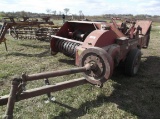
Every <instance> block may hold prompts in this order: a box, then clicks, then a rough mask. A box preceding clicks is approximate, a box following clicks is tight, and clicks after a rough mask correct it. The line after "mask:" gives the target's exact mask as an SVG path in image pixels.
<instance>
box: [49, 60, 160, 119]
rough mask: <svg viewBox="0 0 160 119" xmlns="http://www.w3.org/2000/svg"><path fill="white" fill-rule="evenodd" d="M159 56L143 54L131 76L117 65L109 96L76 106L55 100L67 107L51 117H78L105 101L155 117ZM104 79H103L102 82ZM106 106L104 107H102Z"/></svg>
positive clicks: (159, 103)
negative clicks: (112, 89) (135, 73)
mask: <svg viewBox="0 0 160 119" xmlns="http://www.w3.org/2000/svg"><path fill="white" fill-rule="evenodd" d="M159 71H160V57H146V60H145V61H143V62H142V63H141V67H140V70H139V72H138V74H137V75H136V76H135V77H126V76H124V75H123V74H122V72H121V71H120V70H118V69H116V71H115V72H114V74H113V76H112V80H113V81H114V82H115V83H114V84H113V87H114V91H113V92H112V94H111V95H110V96H105V95H104V94H103V93H102V94H101V95H99V96H97V99H96V100H92V101H87V102H85V103H83V104H82V105H80V107H79V108H78V109H74V108H72V107H69V106H66V105H64V104H61V103H60V102H56V104H59V105H60V106H64V107H66V108H69V109H70V110H71V111H70V112H68V113H66V112H61V113H60V114H59V115H58V116H56V117H53V118H52V119H61V118H73V119H74V118H78V117H81V116H84V115H85V114H87V113H89V112H88V110H90V109H92V108H95V107H100V106H102V105H103V104H107V103H109V102H112V103H115V104H117V105H118V108H119V109H121V110H124V111H125V112H127V113H130V114H131V115H134V116H137V118H138V119H158V118H159V117H160V113H159V111H160V73H159ZM106 83H107V82H106ZM106 110H107V107H106Z"/></svg>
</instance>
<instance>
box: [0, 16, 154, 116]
mask: <svg viewBox="0 0 160 119" xmlns="http://www.w3.org/2000/svg"><path fill="white" fill-rule="evenodd" d="M111 20H112V23H106V22H92V21H68V22H65V23H64V25H63V26H62V27H61V28H60V30H59V31H58V32H57V33H56V35H51V40H50V48H51V54H52V55H56V54H57V53H58V52H60V53H63V54H64V55H66V56H68V57H72V58H74V59H75V65H76V66H77V68H72V69H66V70H59V71H52V72H44V73H39V74H31V75H27V74H23V75H22V76H21V78H14V79H13V80H12V85H11V90H10V94H9V95H7V96H1V97H0V105H6V104H7V109H6V113H5V119H12V118H13V109H14V104H15V102H17V101H20V100H23V99H28V98H32V97H35V96H39V95H43V94H47V95H48V99H51V94H50V93H51V92H56V91H60V90H63V89H67V88H71V87H74V86H79V85H83V84H86V83H89V84H92V85H96V86H98V87H103V84H104V83H105V82H106V81H107V80H108V79H110V77H112V74H113V72H114V69H115V67H117V66H118V65H119V64H120V63H122V64H124V69H123V70H124V73H125V74H126V75H128V76H135V75H136V74H137V72H138V69H139V66H140V62H141V55H142V52H141V49H142V48H147V47H148V45H149V40H150V31H151V24H152V21H147V20H137V21H132V20H128V19H125V20H121V19H118V18H112V19H111ZM117 20H120V22H118V23H117ZM76 73H83V77H82V78H79V79H74V80H69V81H65V82H61V83H57V84H54V85H51V84H50V83H49V81H48V78H51V77H58V76H63V75H69V74H76ZM40 79H45V84H46V86H43V87H39V88H35V89H30V90H25V86H26V85H27V84H26V82H29V81H34V80H40Z"/></svg>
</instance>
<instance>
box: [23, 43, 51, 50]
mask: <svg viewBox="0 0 160 119" xmlns="http://www.w3.org/2000/svg"><path fill="white" fill-rule="evenodd" d="M21 46H24V47H31V48H45V49H48V48H49V47H50V46H49V44H48V45H33V44H32V45H31V44H21Z"/></svg>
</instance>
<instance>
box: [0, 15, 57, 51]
mask: <svg viewBox="0 0 160 119" xmlns="http://www.w3.org/2000/svg"><path fill="white" fill-rule="evenodd" d="M2 21H3V24H2V26H1V30H0V43H1V42H4V43H5V47H6V50H7V46H6V38H5V34H6V33H7V32H9V34H10V35H11V36H12V37H13V38H14V39H37V40H47V39H50V36H51V35H53V34H55V33H56V32H57V31H58V30H59V26H56V25H54V23H53V22H52V21H50V17H42V18H41V19H39V20H38V19H30V18H29V17H23V18H17V19H15V18H13V17H7V18H3V20H2Z"/></svg>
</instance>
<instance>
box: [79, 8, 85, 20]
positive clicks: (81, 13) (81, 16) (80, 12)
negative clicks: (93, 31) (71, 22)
mask: <svg viewBox="0 0 160 119" xmlns="http://www.w3.org/2000/svg"><path fill="white" fill-rule="evenodd" d="M79 17H80V19H82V18H84V15H83V12H82V10H80V11H79Z"/></svg>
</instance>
